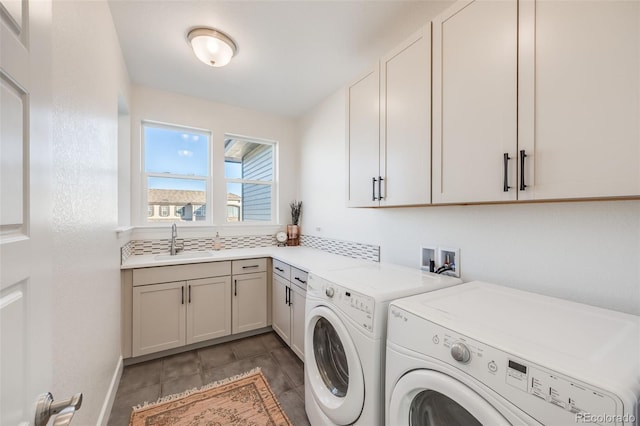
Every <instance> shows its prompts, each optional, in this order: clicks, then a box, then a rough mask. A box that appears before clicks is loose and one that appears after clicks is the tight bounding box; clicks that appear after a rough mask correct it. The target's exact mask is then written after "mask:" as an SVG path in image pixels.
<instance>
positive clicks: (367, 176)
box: [327, 64, 380, 207]
mask: <svg viewBox="0 0 640 426" xmlns="http://www.w3.org/2000/svg"><path fill="white" fill-rule="evenodd" d="M347 158H348V160H347V161H348V171H347V173H348V174H349V176H348V183H347V185H348V187H347V205H348V206H349V207H370V206H377V205H379V202H378V195H379V194H378V190H379V187H378V183H379V182H378V178H379V174H380V168H379V163H380V70H379V66H378V65H377V64H376V67H375V68H374V69H372V70H370V71H369V72H367V73H366V74H365V75H363V76H362V77H361V78H360V79H359V80H358V81H356V82H355V83H353V84H352V85H351V86H349V87H348V88H347ZM327 172H328V173H330V171H327Z"/></svg>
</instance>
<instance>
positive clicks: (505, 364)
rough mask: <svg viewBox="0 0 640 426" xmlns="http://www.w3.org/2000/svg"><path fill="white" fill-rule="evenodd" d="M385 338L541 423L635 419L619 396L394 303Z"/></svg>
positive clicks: (390, 311)
mask: <svg viewBox="0 0 640 426" xmlns="http://www.w3.org/2000/svg"><path fill="white" fill-rule="evenodd" d="M387 336H388V337H387V338H388V341H389V342H390V343H393V344H396V345H400V346H402V347H404V348H407V349H410V350H412V351H415V352H418V353H421V354H424V355H426V356H428V357H431V358H435V359H437V360H438V361H440V362H444V363H446V364H447V365H448V366H449V368H451V369H454V370H458V371H459V372H462V373H464V374H466V375H467V376H468V377H469V378H473V379H474V380H477V381H480V382H482V383H483V384H484V385H486V386H487V387H488V388H490V389H492V390H493V391H495V392H497V393H499V394H500V395H502V397H503V398H505V399H507V400H508V401H510V402H511V403H513V404H515V405H516V406H518V407H520V408H521V409H522V410H523V411H524V412H526V413H528V414H529V415H530V416H531V417H533V418H535V419H536V420H537V421H538V422H540V423H542V424H575V423H576V422H577V423H581V422H582V423H589V422H587V421H586V420H588V419H594V418H595V417H593V416H596V415H597V416H601V417H603V418H605V417H606V418H608V419H614V420H615V419H622V420H621V421H620V422H616V421H614V422H612V423H611V422H610V423H607V424H615V425H627V424H634V423H633V420H632V421H631V422H630V423H628V422H626V421H625V420H624V419H625V418H630V417H628V416H631V417H633V415H634V413H633V411H632V412H631V413H625V412H624V407H623V404H622V400H621V399H620V397H618V396H616V395H615V394H613V393H611V392H608V391H606V390H604V389H601V388H598V387H597V384H588V383H585V382H582V381H580V380H577V379H574V378H571V377H568V376H566V375H563V374H560V373H558V372H556V371H553V370H551V369H548V368H546V367H545V366H542V365H539V364H536V363H534V362H531V361H529V360H527V359H525V358H522V357H519V356H516V355H514V354H510V353H507V352H505V351H502V350H499V349H496V348H495V347H494V346H491V345H488V344H485V343H483V342H479V341H477V340H475V339H471V338H469V337H468V336H465V335H462V334H459V333H456V332H454V331H452V330H449V329H447V328H445V327H442V326H440V325H438V324H434V323H432V322H430V321H428V320H425V319H423V318H419V317H417V316H416V315H414V314H412V313H410V312H407V311H404V310H403V309H400V308H398V307H396V306H394V305H393V304H392V305H391V306H390V307H389V316H388V335H387ZM419 336H420V337H419ZM598 418H600V417H598ZM581 419H582V420H584V421H581ZM592 423H593V422H592Z"/></svg>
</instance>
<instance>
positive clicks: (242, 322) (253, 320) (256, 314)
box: [231, 259, 267, 334]
mask: <svg viewBox="0 0 640 426" xmlns="http://www.w3.org/2000/svg"><path fill="white" fill-rule="evenodd" d="M231 268H232V271H233V297H232V301H233V302H232V308H231V312H232V316H233V320H232V322H231V324H232V326H231V332H232V333H233V334H236V333H242V332H244V331H251V330H255V329H257V328H262V327H266V326H267V259H245V260H234V261H233V262H232V267H231Z"/></svg>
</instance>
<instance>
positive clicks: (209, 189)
mask: <svg viewBox="0 0 640 426" xmlns="http://www.w3.org/2000/svg"><path fill="white" fill-rule="evenodd" d="M148 127H152V128H157V129H166V130H173V131H184V132H185V133H191V134H197V135H200V136H204V137H206V138H207V144H208V148H207V150H208V153H209V154H208V156H207V173H208V176H200V175H182V174H174V173H157V172H147V171H146V170H145V169H146V164H145V159H146V139H145V129H146V128H148ZM149 178H169V179H185V180H196V181H203V182H204V184H205V202H206V205H211V202H212V200H213V197H212V193H213V134H212V132H211V131H209V130H207V129H201V128H197V127H191V126H184V125H180V124H169V123H162V122H158V121H153V120H141V121H140V190H141V197H140V202H141V211H143V212H146V211H147V210H146V206H148V205H149V202H148V195H149V188H148V183H149ZM207 210H209V211H210V212H211V209H207ZM158 214H160V213H159V212H158ZM141 216H142V217H141V219H142V224H143V225H145V226H162V225H163V222H154V221H149V216H147V215H146V214H143V215H141ZM212 216H213V215H211V214H209V215H208V217H206V218H205V220H194V221H181V220H180V218H179V217H177V216H172V215H171V212H169V215H168V216H167V218H175V220H176V222H178V223H179V224H180V225H181V226H202V225H203V224H206V225H213V223H214V219H213V217H212ZM151 217H153V216H151ZM159 217H160V216H159Z"/></svg>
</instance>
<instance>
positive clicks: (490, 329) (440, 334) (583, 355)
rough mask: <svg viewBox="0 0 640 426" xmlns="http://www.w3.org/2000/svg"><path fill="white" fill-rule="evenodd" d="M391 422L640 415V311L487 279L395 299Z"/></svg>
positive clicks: (390, 340)
mask: <svg viewBox="0 0 640 426" xmlns="http://www.w3.org/2000/svg"><path fill="white" fill-rule="evenodd" d="M386 366H387V368H386V401H387V404H388V408H387V424H388V425H393V426H402V425H414V426H417V425H427V424H428V425H434V426H436V425H446V426H456V425H464V426H472V425H494V426H500V425H549V426H563V425H571V424H581V423H583V424H599V425H625V426H626V425H638V424H639V423H638V401H639V397H640V317H638V316H633V315H628V314H624V313H620V312H615V311H610V310H606V309H601V308H596V307H593V306H587V305H583V304H579V303H574V302H569V301H566V300H561V299H556V298H552V297H547V296H542V295H538V294H533V293H528V292H524V291H519V290H515V289H510V288H506V287H501V286H496V285H492V284H487V283H482V282H472V283H467V284H462V285H460V286H456V287H453V288H449V289H444V290H441V291H439V292H437V293H429V294H424V295H418V296H413V297H408V298H404V299H400V300H397V301H395V302H393V303H392V304H391V305H390V306H389V321H388V335H387V359H386Z"/></svg>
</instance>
